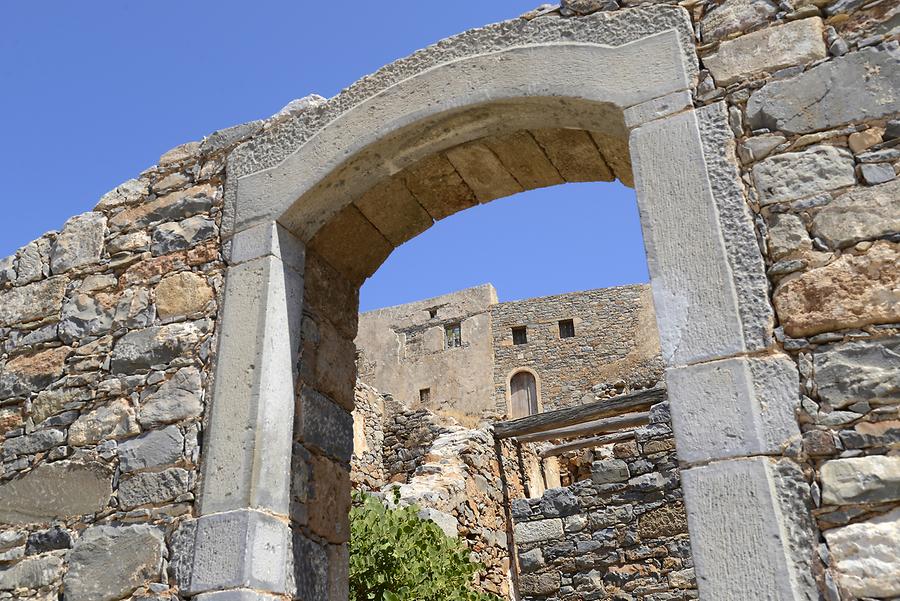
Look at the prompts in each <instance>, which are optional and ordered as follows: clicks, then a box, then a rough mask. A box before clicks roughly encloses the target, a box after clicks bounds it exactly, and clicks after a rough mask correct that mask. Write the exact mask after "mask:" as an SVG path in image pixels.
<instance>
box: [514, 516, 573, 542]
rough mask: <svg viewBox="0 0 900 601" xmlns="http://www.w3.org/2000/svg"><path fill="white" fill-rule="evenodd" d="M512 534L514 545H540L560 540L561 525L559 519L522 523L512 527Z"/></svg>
mask: <svg viewBox="0 0 900 601" xmlns="http://www.w3.org/2000/svg"><path fill="white" fill-rule="evenodd" d="M514 533H515V537H516V543H519V544H527V543H540V542H543V541H548V540H554V539H561V538H562V537H563V524H562V520H561V519H559V518H553V519H549V520H536V521H534V522H522V523H519V524H516V525H515V526H514Z"/></svg>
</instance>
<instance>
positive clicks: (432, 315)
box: [428, 308, 437, 319]
mask: <svg viewBox="0 0 900 601" xmlns="http://www.w3.org/2000/svg"><path fill="white" fill-rule="evenodd" d="M428 317H430V318H431V319H434V318H435V317H437V308H434V309H428Z"/></svg>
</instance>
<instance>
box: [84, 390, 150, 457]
mask: <svg viewBox="0 0 900 601" xmlns="http://www.w3.org/2000/svg"><path fill="white" fill-rule="evenodd" d="M138 432H140V428H139V427H138V424H137V420H135V417H134V409H133V408H132V407H131V405H130V404H129V403H128V400H127V399H117V400H115V401H112V402H111V403H109V404H107V405H103V406H101V407H98V408H96V409H94V410H93V411H91V412H90V413H85V414H84V415H82V416H81V417H79V418H78V419H77V420H75V423H73V424H72V425H71V426H70V427H69V444H70V445H73V446H76V447H77V446H83V445H88V444H96V443H98V442H100V441H101V440H107V439H116V438H125V437H127V436H133V435H134V434H137V433H138Z"/></svg>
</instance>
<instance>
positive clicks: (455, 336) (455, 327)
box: [444, 323, 462, 348]
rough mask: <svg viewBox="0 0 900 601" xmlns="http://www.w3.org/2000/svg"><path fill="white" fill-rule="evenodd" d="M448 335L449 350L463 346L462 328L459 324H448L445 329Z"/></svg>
mask: <svg viewBox="0 0 900 601" xmlns="http://www.w3.org/2000/svg"><path fill="white" fill-rule="evenodd" d="M444 332H445V333H446V334H447V348H454V347H458V346H462V328H461V327H460V324H458V323H451V324H447V325H446V326H445V327H444Z"/></svg>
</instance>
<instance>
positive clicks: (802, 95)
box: [747, 47, 900, 133]
mask: <svg viewBox="0 0 900 601" xmlns="http://www.w3.org/2000/svg"><path fill="white" fill-rule="evenodd" d="M897 111H900V60H898V59H897V51H896V50H882V49H878V48H871V47H870V48H864V49H862V50H860V51H859V52H851V53H850V54H846V55H844V56H842V57H839V58H835V59H834V60H831V61H828V62H827V63H823V64H821V65H818V66H816V67H813V68H812V69H810V70H808V71H806V72H804V73H801V74H800V75H797V76H796V77H790V78H788V79H784V80H779V81H773V82H770V83H768V84H766V85H765V86H763V87H762V88H761V89H760V90H759V91H757V92H756V93H754V94H753V95H752V96H751V97H750V101H749V102H748V103H747V117H748V119H749V121H750V126H751V127H753V128H754V129H759V128H769V129H772V130H781V131H784V132H787V133H806V132H813V131H819V130H824V129H830V128H834V127H837V126H839V125H843V124H845V123H851V122H856V121H863V120H865V119H877V118H879V117H885V116H887V115H890V114H891V113H896V112H897Z"/></svg>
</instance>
